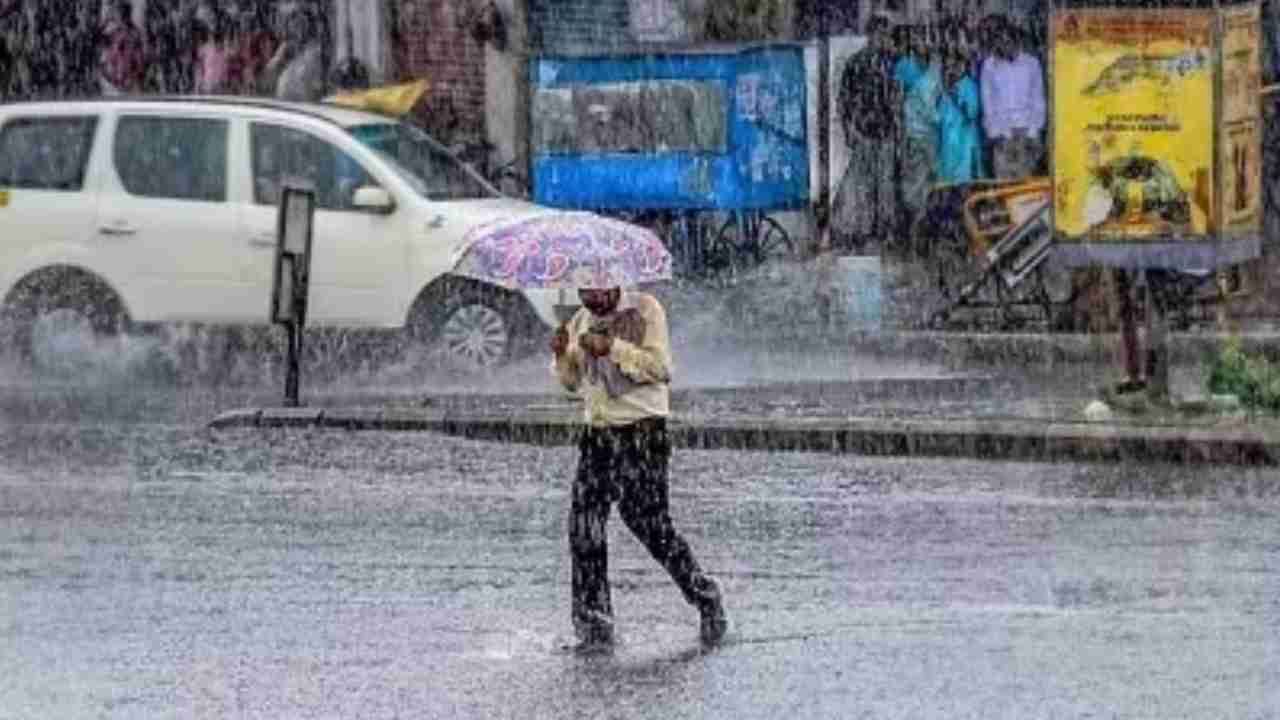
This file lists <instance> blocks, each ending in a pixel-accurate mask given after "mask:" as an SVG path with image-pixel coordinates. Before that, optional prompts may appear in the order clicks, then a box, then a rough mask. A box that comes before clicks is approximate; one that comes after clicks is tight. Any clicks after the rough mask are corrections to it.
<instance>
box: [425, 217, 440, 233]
mask: <svg viewBox="0 0 1280 720" xmlns="http://www.w3.org/2000/svg"><path fill="white" fill-rule="evenodd" d="M427 227H429V228H431V229H433V230H434V229H435V228H442V227H444V216H443V215H436V216H435V217H433V218H431V219H430V220H428V221H427Z"/></svg>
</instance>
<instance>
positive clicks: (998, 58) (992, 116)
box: [979, 16, 1046, 178]
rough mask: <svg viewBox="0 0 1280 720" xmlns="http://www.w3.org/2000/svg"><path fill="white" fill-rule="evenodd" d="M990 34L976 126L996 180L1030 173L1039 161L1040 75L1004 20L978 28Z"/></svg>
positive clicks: (1041, 147) (1041, 124) (1042, 104)
mask: <svg viewBox="0 0 1280 720" xmlns="http://www.w3.org/2000/svg"><path fill="white" fill-rule="evenodd" d="M984 24H985V25H987V26H988V27H990V28H991V29H992V31H993V32H994V34H995V42H994V44H993V45H994V52H993V53H992V54H991V55H990V56H988V57H987V58H986V59H985V60H983V61H982V73H981V78H980V81H979V82H980V85H981V93H982V125H983V129H984V130H985V131H986V136H987V140H988V143H989V145H990V147H991V169H992V171H993V172H994V174H995V176H996V177H997V178H1022V177H1027V176H1029V175H1033V174H1035V173H1036V172H1037V171H1038V170H1039V168H1040V161H1041V159H1042V158H1043V157H1044V144H1043V141H1042V138H1041V133H1043V132H1044V127H1045V120H1046V113H1045V87H1044V70H1043V68H1042V67H1041V65H1040V60H1038V59H1037V58H1036V57H1035V56H1034V55H1032V54H1031V53H1028V52H1026V51H1025V50H1024V49H1023V44H1022V32H1021V31H1020V30H1019V29H1018V28H1017V27H1015V26H1014V25H1013V23H1011V22H1009V20H1008V18H1004V17H999V16H997V17H995V18H993V19H992V21H991V22H990V23H984Z"/></svg>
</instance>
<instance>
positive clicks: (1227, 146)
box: [1218, 4, 1262, 234]
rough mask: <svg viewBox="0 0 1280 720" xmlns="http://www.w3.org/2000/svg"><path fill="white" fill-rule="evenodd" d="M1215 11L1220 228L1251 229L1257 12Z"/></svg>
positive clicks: (1256, 209) (1257, 121)
mask: <svg viewBox="0 0 1280 720" xmlns="http://www.w3.org/2000/svg"><path fill="white" fill-rule="evenodd" d="M1221 13H1222V113H1221V117H1220V120H1219V126H1218V152H1219V154H1218V177H1219V178H1220V181H1221V185H1220V187H1221V188H1222V197H1221V203H1222V204H1221V212H1222V226H1221V228H1220V229H1221V230H1222V232H1223V233H1225V234H1233V233H1256V232H1258V231H1260V230H1261V227H1262V192H1261V186H1262V116H1261V113H1262V109H1261V107H1260V106H1259V97H1260V95H1259V94H1260V92H1261V91H1262V58H1261V38H1260V35H1261V31H1262V25H1261V18H1262V12H1261V8H1260V7H1259V6H1258V5H1256V4H1250V5H1244V6H1238V7H1232V8H1224V9H1223V10H1222V11H1221Z"/></svg>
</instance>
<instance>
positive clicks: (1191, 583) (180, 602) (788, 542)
mask: <svg viewBox="0 0 1280 720" xmlns="http://www.w3.org/2000/svg"><path fill="white" fill-rule="evenodd" d="M86 393H87V394H86ZM95 397H96V398H99V399H98V401H97V403H98V404H96V405H95V404H94V403H93V402H90V400H92V398H95ZM131 398H134V399H137V401H136V402H134V401H128V402H126V401H127V400H129V399H131ZM229 402H231V401H229V400H227V399H226V398H220V399H210V398H209V397H206V396H205V395H202V394H200V393H198V392H197V393H191V394H190V395H183V393H182V392H181V391H175V392H171V393H169V394H168V395H164V394H160V395H156V394H154V393H153V394H142V395H137V394H130V393H128V392H125V391H120V393H119V395H112V393H111V392H108V391H97V392H96V393H91V392H87V391H82V392H81V394H79V395H76V394H74V393H72V394H71V395H67V393H66V392H65V391H62V392H61V393H53V394H52V395H49V396H48V397H44V398H43V399H40V400H38V401H37V400H33V399H32V397H31V396H24V397H23V398H21V399H20V400H15V399H14V398H13V397H9V398H8V399H7V400H5V405H4V406H3V407H4V408H5V412H0V423H3V433H2V435H3V439H0V517H2V520H0V718H50V717H58V718H139V717H146V718H157V717H181V718H191V717H210V718H215V717H216V718H223V717H250V718H257V717H261V718H349V717H365V718H394V717H405V718H421V717H461V718H495V717H497V718H501V717H520V718H531V717H532V718H565V717H582V718H596V717H656V718H700V717H736V718H741V719H745V718H776V717H780V716H784V715H790V716H793V717H804V718H811V717H833V718H834V717H840V718H846V717H876V718H920V717H938V718H967V717H973V718H978V717H981V718H995V717H1001V718H1003V717H1010V718H1012V717H1017V718H1028V717H1035V718H1053V717H1072V718H1076V717H1107V718H1110V717H1121V718H1139V717H1141V718H1146V717H1150V718H1173V717H1193V718H1262V717H1269V716H1271V715H1273V714H1274V712H1275V709H1276V708H1278V707H1280V669H1278V668H1280V663H1278V662H1277V661H1280V600H1277V598H1280V562H1278V561H1277V550H1278V549H1280V523H1278V522H1277V519H1278V517H1277V516H1278V515H1280V500H1278V499H1277V495H1278V494H1280V493H1278V489H1280V482H1278V481H1280V475H1278V474H1277V473H1276V472H1275V471H1250V470H1244V469H1224V470H1216V471H1206V470H1204V469H1193V470H1182V469H1177V468H1168V467H1145V466H1136V465H1135V466H1111V465H1108V466H1063V465H1058V466H1049V465H1027V464H989V463H981V462H964V461H933V460H919V459H887V460H886V459H874V460H873V459H861V458H853V457H835V456H823V455H801V454H775V455H761V454H748V453H733V452H680V453H677V455H676V457H675V459H674V466H673V471H674V478H675V481H674V486H673V505H674V514H675V517H676V521H677V524H678V525H679V526H680V527H681V528H683V530H684V531H685V532H686V534H687V536H688V538H689V540H690V542H691V544H692V545H693V546H694V549H695V552H697V553H698V555H699V557H700V559H701V560H702V562H703V564H704V565H706V566H707V567H708V568H709V569H710V570H711V571H712V572H713V573H714V574H715V575H717V576H718V577H720V578H721V579H722V581H723V583H724V585H725V587H726V590H727V595H728V601H729V609H730V613H731V617H732V619H733V621H734V623H735V631H734V632H735V639H734V642H732V643H731V644H729V645H728V646H726V647H724V648H722V649H720V650H718V651H716V652H714V653H711V654H700V653H698V652H697V651H696V614H695V613H694V612H693V611H692V610H691V609H690V608H688V607H686V606H684V605H683V604H682V602H681V600H680V597H679V594H678V593H677V591H676V590H675V589H674V587H673V586H672V585H671V584H670V583H669V582H668V581H667V579H666V578H665V577H664V576H663V575H662V573H661V571H660V570H659V569H658V568H657V566H656V565H655V564H653V563H652V562H651V561H650V560H649V559H648V558H647V557H646V556H645V555H644V552H643V550H642V549H641V548H640V547H639V545H638V544H637V543H635V542H634V541H633V540H632V539H631V538H630V537H629V536H627V535H626V532H625V530H624V529H623V528H622V526H621V523H620V522H617V519H616V517H615V519H614V522H613V523H612V524H611V529H612V535H611V546H612V552H613V563H612V568H611V570H612V573H611V574H612V577H613V580H614V588H615V605H616V609H617V612H618V615H619V623H620V632H621V634H622V637H623V642H622V645H621V646H620V647H619V649H618V650H617V652H615V653H614V654H613V655H612V656H604V657H594V658H583V657H576V656H573V655H570V654H565V653H563V652H560V651H559V649H558V648H559V645H560V644H561V643H563V642H566V641H567V640H568V638H569V632H570V629H569V624H568V618H567V606H568V598H567V592H568V590H567V588H568V581H569V576H568V560H567V551H566V548H565V543H564V540H563V528H564V516H565V509H566V505H567V496H566V478H567V471H568V469H569V468H570V467H571V466H572V463H573V460H574V458H573V453H572V452H571V451H570V450H568V449H542V448H533V447H520V446H505V445H492V444H484V443H476V442H469V441H462V440H457V439H450V438H443V437H438V436H431V435H416V434H414V435H411V434H372V433H369V434H348V433H342V432H274V433H248V432H246V433H221V434H218V433H212V432H209V431H206V430H203V429H200V428H199V427H198V426H197V425H196V424H195V423H194V422H192V418H193V417H194V416H199V415H200V414H201V413H203V412H204V411H205V410H206V409H208V407H209V406H210V405H213V404H220V405H223V406H225V405H226V404H228V403H229ZM15 408H20V409H21V410H22V413H21V414H19V413H18V411H17V410H15ZM33 408H36V409H39V412H35V411H33ZM5 413H7V414H5ZM120 417H123V418H124V420H123V421H121V420H118V419H116V418H120ZM154 418H160V421H159V422H149V421H148V419H154Z"/></svg>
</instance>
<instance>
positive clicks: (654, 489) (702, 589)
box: [569, 418, 720, 631]
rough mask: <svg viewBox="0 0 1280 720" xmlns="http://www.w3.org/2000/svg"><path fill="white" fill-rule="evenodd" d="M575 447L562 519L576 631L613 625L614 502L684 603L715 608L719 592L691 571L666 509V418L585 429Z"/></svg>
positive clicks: (686, 550) (693, 564)
mask: <svg viewBox="0 0 1280 720" xmlns="http://www.w3.org/2000/svg"><path fill="white" fill-rule="evenodd" d="M578 449H579V452H580V457H579V460H578V473H577V477H576V478H575V480H574V483H573V505H572V508H571V510H570V515H569V549H570V553H571V555H572V558H573V622H574V626H575V628H577V629H579V630H587V631H590V630H592V629H594V628H596V627H598V626H599V625H601V624H611V623H612V618H613V606H612V603H611V601H610V598H609V551H608V543H607V537H608V535H607V533H606V531H605V527H606V524H607V522H608V520H609V512H610V510H611V508H612V506H613V503H614V502H617V503H618V514H619V515H621V516H622V521H623V522H624V523H626V525H627V528H628V529H630V530H631V532H632V533H633V534H634V535H635V536H636V538H637V539H639V540H640V542H641V543H642V544H643V545H644V546H645V547H646V548H648V550H649V553H650V554H651V555H652V556H653V558H654V559H655V560H657V561H658V563H659V564H661V565H662V566H663V567H664V568H666V570H667V572H668V573H669V574H670V575H671V579H672V580H674V581H675V583H676V585H677V586H679V588H680V591H681V592H682V593H683V594H684V598H685V600H686V601H687V602H688V603H689V604H691V605H693V606H694V607H696V608H698V609H699V611H701V610H703V609H710V608H713V607H715V605H716V603H718V602H719V599H720V598H719V590H718V588H717V587H716V584H715V583H714V582H713V581H711V580H710V579H709V578H707V576H706V575H705V574H703V572H702V570H701V568H699V567H698V563H697V561H696V560H694V557H693V553H692V551H690V549H689V544H688V543H686V542H685V540H684V538H682V537H681V536H680V534H679V533H677V532H676V529H675V527H674V526H673V525H672V522H671V515H670V513H669V511H668V505H667V466H668V464H669V461H670V459H671V440H670V438H669V437H668V435H667V424H666V420H664V419H660V418H652V419H647V420H641V421H640V422H637V423H635V424H632V425H627V426H622V427H614V428H587V429H586V430H585V431H584V432H583V434H582V438H581V439H580V441H579V443H578Z"/></svg>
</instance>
